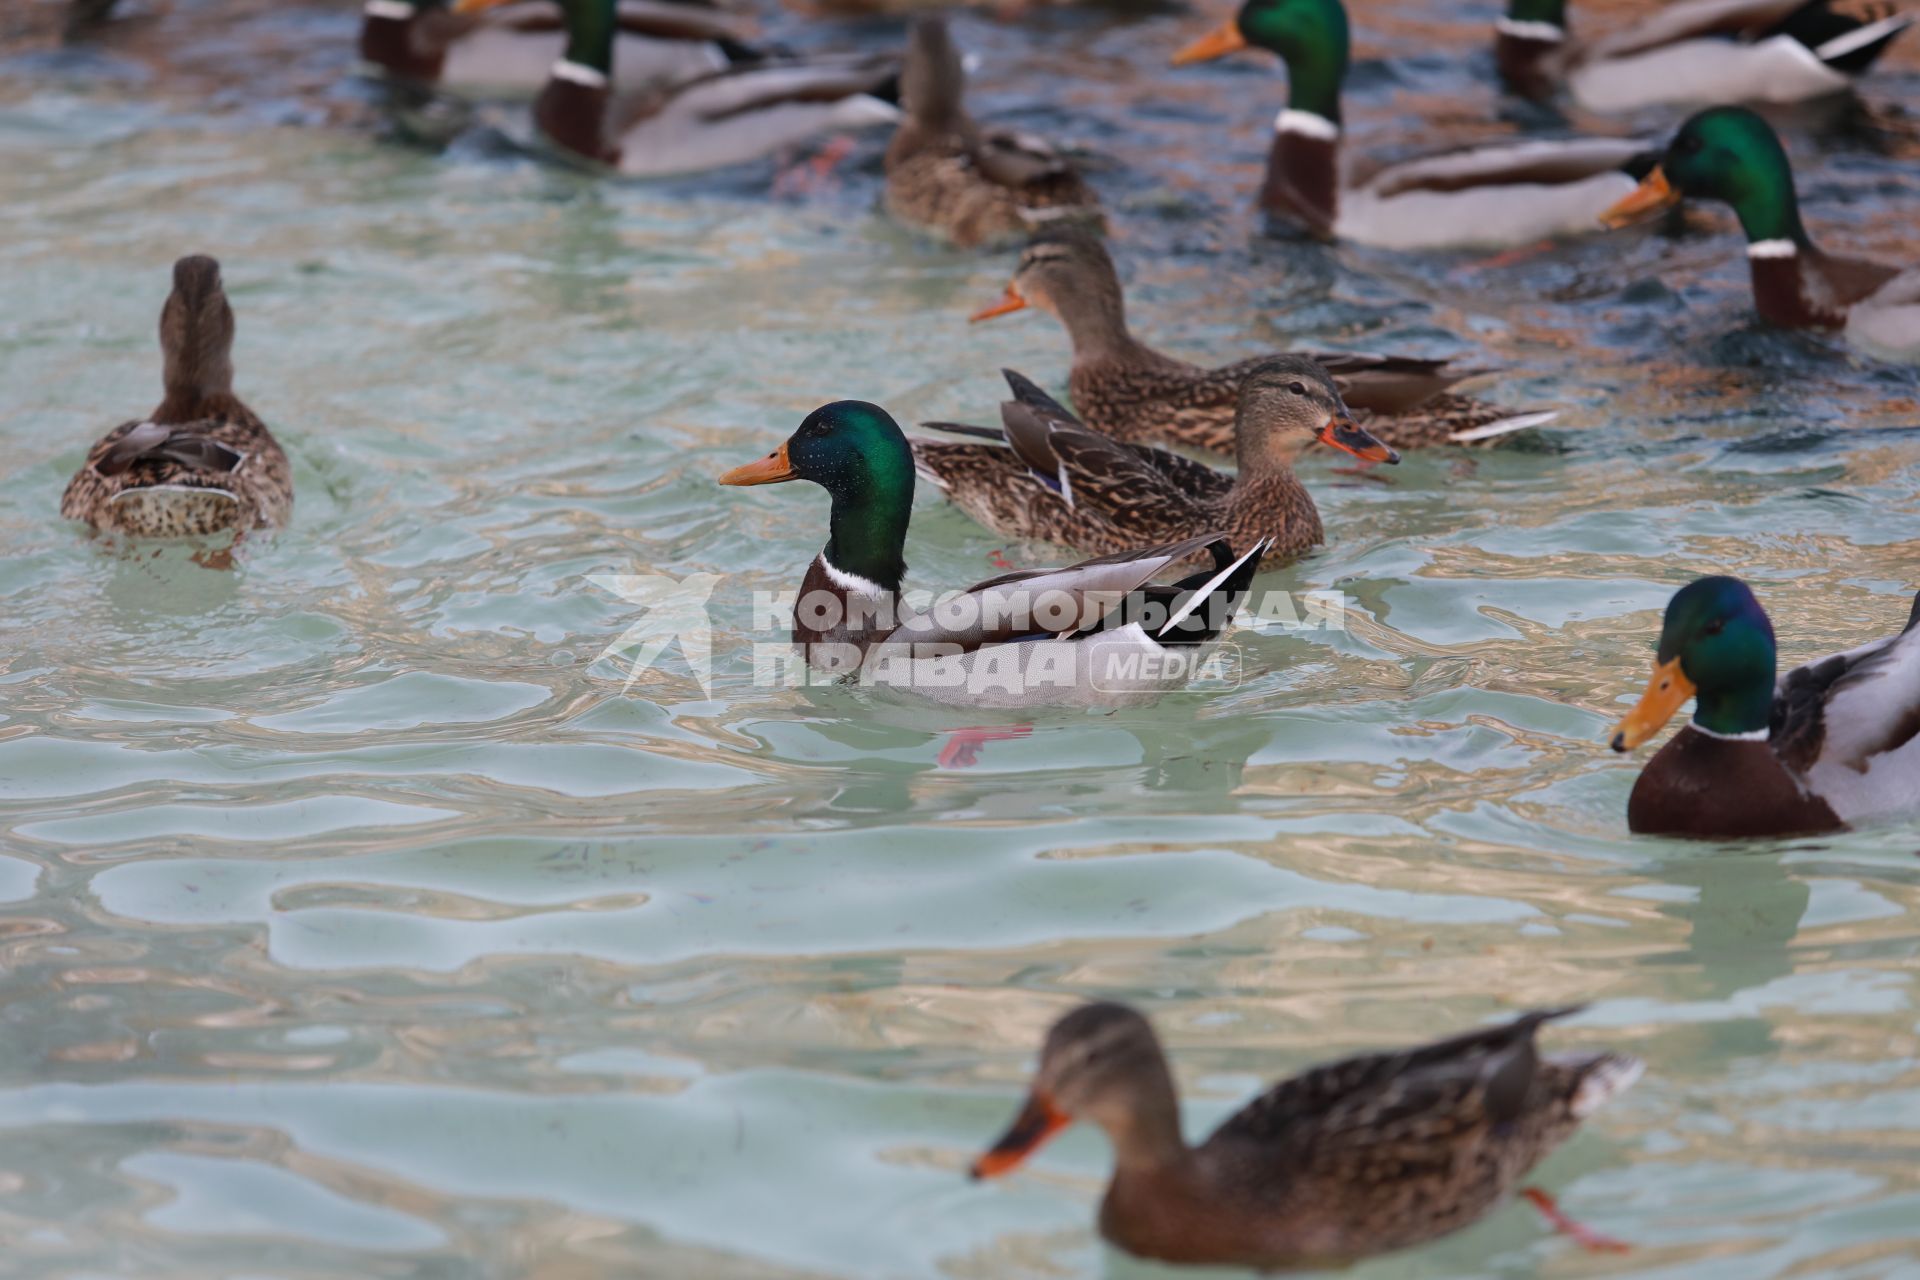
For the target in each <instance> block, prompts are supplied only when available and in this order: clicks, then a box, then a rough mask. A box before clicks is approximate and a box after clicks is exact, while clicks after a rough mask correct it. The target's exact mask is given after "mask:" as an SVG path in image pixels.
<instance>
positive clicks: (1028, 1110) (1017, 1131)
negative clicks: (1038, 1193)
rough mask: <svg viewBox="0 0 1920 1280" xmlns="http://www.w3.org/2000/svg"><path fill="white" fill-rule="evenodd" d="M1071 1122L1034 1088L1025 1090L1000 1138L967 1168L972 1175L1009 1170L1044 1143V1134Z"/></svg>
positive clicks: (996, 1174)
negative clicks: (1024, 1101)
mask: <svg viewBox="0 0 1920 1280" xmlns="http://www.w3.org/2000/svg"><path fill="white" fill-rule="evenodd" d="M1072 1123H1073V1117H1071V1116H1069V1115H1067V1114H1066V1112H1064V1111H1062V1110H1060V1109H1059V1108H1058V1107H1056V1106H1054V1105H1053V1099H1051V1098H1049V1097H1047V1095H1046V1094H1044V1093H1041V1092H1040V1091H1039V1090H1038V1089H1036V1090H1034V1091H1033V1092H1031V1093H1029V1094H1027V1105H1026V1106H1024V1107H1022V1108H1020V1114H1019V1115H1017V1116H1015V1117H1014V1118H1013V1123H1012V1124H1011V1125H1009V1126H1008V1127H1007V1131H1006V1132H1005V1133H1003V1134H1001V1135H1000V1141H998V1142H996V1143H994V1144H993V1146H991V1147H990V1148H988V1149H987V1153H986V1154H985V1155H983V1156H981V1157H980V1158H979V1159H978V1160H975V1161H974V1162H973V1168H972V1170H970V1172H971V1173H972V1175H973V1176H974V1177H975V1178H997V1177H999V1176H1000V1175H1001V1174H1003V1173H1012V1172H1013V1171H1014V1170H1015V1169H1017V1168H1019V1167H1020V1164H1021V1162H1022V1161H1024V1160H1025V1159H1026V1158H1027V1157H1028V1156H1030V1155H1032V1154H1033V1153H1034V1152H1036V1151H1038V1150H1039V1149H1040V1148H1041V1147H1043V1146H1045V1145H1046V1142H1047V1139H1048V1138H1051V1137H1052V1136H1053V1135H1054V1134H1056V1133H1058V1132H1060V1131H1061V1130H1062V1129H1064V1128H1066V1127H1067V1126H1068V1125H1070V1124H1072Z"/></svg>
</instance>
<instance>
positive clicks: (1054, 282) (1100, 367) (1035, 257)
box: [975, 228, 1543, 454]
mask: <svg viewBox="0 0 1920 1280" xmlns="http://www.w3.org/2000/svg"><path fill="white" fill-rule="evenodd" d="M1028 305H1032V306H1035V307H1038V308H1039V309H1040V310H1042V311H1045V312H1048V313H1050V314H1051V315H1053V316H1055V317H1056V318H1058V319H1059V321H1060V322H1061V323H1062V324H1063V325H1065V326H1066V329H1067V336H1068V337H1069V338H1071V339H1072V341H1073V370H1072V372H1071V373H1070V374H1068V376H1067V388H1068V390H1069V391H1071V392H1072V394H1073V403H1074V407H1075V408H1076V409H1078V410H1079V411H1080V415H1081V417H1082V418H1084V419H1085V420H1086V423H1087V425H1088V426H1090V427H1092V428H1093V429H1094V430H1096V431H1103V432H1105V433H1106V434H1108V435H1110V436H1115V437H1117V438H1118V439H1121V440H1139V441H1162V442H1165V443H1168V444H1179V445H1185V446H1187V447H1188V448H1193V449H1205V450H1208V451H1211V452H1214V453H1228V454H1230V453H1232V452H1233V419H1234V410H1235V406H1236V404H1237V403H1238V398H1239V390H1240V383H1241V382H1242V380H1244V379H1245V378H1246V377H1247V375H1248V374H1250V373H1252V372H1253V371H1254V370H1255V369H1257V368H1259V367H1260V365H1261V364H1262V363H1264V362H1265V361H1266V360H1268V359H1271V356H1256V357H1254V358H1253V359H1250V360H1241V361H1237V362H1236V363H1234V364H1230V365H1226V366H1223V367H1221V368H1218V369H1206V368H1202V367H1201V366H1199V365H1195V364H1189V363H1187V362H1186V361H1184V360H1176V359H1174V358H1173V357H1171V356H1167V355H1162V354H1161V353H1160V352H1158V351H1155V350H1153V349H1152V348H1151V347H1148V346H1147V345H1145V344H1144V343H1142V342H1140V341H1138V340H1136V339H1135V338H1134V336H1133V335H1132V334H1131V333H1130V332H1129V331H1128V329H1127V319H1126V302H1125V299H1124V297H1123V296H1122V293H1121V289H1120V278H1119V275H1118V274H1117V273H1116V272H1115V271H1114V267H1113V259H1112V258H1111V257H1109V256H1108V254H1107V250H1106V246H1104V245H1103V244H1101V243H1100V241H1099V240H1097V239H1094V238H1093V237H1091V236H1088V235H1086V234H1084V233H1076V232H1075V231H1074V230H1071V229H1066V228H1062V229H1059V230H1057V231H1056V230H1049V231H1047V232H1044V233H1042V234H1041V235H1039V236H1036V237H1035V238H1034V241H1033V243H1032V244H1031V245H1029V246H1028V247H1027V251H1026V252H1025V253H1024V254H1022V255H1021V257H1020V265H1019V267H1018V268H1017V269H1016V271H1015V273H1014V278H1013V281H1012V283H1010V284H1009V285H1008V286H1007V297H1006V300H1005V301H1004V302H1002V303H1000V304H999V305H998V306H995V307H989V308H987V309H986V310H985V311H983V312H981V313H979V315H977V316H976V317H975V318H976V319H985V318H988V317H989V316H993V315H1000V314H1003V313H1004V312H1006V311H1014V310H1019V309H1020V308H1022V307H1025V306H1028ZM1309 354H1311V355H1312V357H1313V359H1314V360H1315V361H1317V362H1318V363H1319V364H1320V365H1322V366H1323V367H1324V368H1326V370H1327V371H1328V372H1329V373H1331V374H1333V376H1334V378H1335V380H1336V381H1337V382H1338V383H1339V384H1340V389H1341V391H1342V393H1343V394H1344V395H1345V398H1346V402H1347V404H1348V405H1350V406H1351V407H1352V408H1353V410H1354V417H1355V418H1356V420H1357V421H1359V422H1360V424H1361V425H1362V426H1364V427H1365V428H1366V429H1367V430H1368V431H1370V432H1372V433H1373V434H1374V435H1375V436H1377V437H1379V438H1380V439H1381V440H1382V441H1385V442H1386V443H1387V444H1390V445H1393V446H1394V447H1395V448H1400V449H1406V448H1419V447H1421V446H1424V445H1434V444H1446V443H1450V442H1453V441H1454V437H1456V436H1458V435H1460V434H1461V433H1468V434H1469V435H1470V436H1476V435H1477V433H1478V432H1480V431H1482V430H1486V431H1489V432H1491V434H1494V435H1499V434H1504V433H1505V428H1503V426H1502V424H1511V429H1517V428H1518V427H1520V426H1525V425H1530V424H1532V423H1537V422H1539V421H1542V420H1543V419H1542V418H1541V417H1540V416H1539V415H1522V416H1520V417H1515V418H1508V417H1506V416H1505V414H1504V413H1503V412H1502V411H1501V410H1499V409H1495V408H1493V407H1492V406H1490V405H1486V404H1482V403H1481V402H1479V401H1477V400H1475V399H1473V398H1472V397H1470V396H1465V395H1460V394H1457V393H1452V392H1449V391H1448V388H1449V387H1451V386H1453V385H1454V384H1455V383H1457V382H1461V381H1463V380H1465V379H1467V378H1471V377H1476V376H1478V375H1481V374H1484V373H1486V372H1488V371H1487V370H1485V369H1451V368H1448V362H1447V361H1445V360H1429V359H1422V358H1419V357H1414V356H1383V355H1372V354H1368V353H1364V352H1352V351H1332V352H1319V351H1316V352H1311V353H1309Z"/></svg>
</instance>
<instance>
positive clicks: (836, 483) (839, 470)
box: [720, 400, 1261, 707]
mask: <svg viewBox="0 0 1920 1280" xmlns="http://www.w3.org/2000/svg"><path fill="white" fill-rule="evenodd" d="M913 479H914V467H913V450H912V448H911V447H910V446H909V445H908V443H907V438H906V436H904V435H903V434H901V431H900V427H899V425H898V424H896V423H895V422H894V420H893V419H892V418H891V417H889V416H888V415H887V412H886V411H885V410H884V409H881V408H880V407H879V406H878V405H872V404H866V403H863V402H861V401H858V400H841V401H838V402H836V403H834V404H829V405H823V406H822V407H820V408H818V409H816V410H814V411H813V412H812V413H811V414H809V415H807V419H806V421H805V422H802V423H801V424H800V427H799V429H798V430H797V431H795V432H794V433H793V435H792V436H791V437H790V438H789V439H788V440H787V442H786V443H785V444H783V445H781V446H780V447H779V448H778V449H775V450H774V451H773V452H772V453H771V454H769V455H767V457H765V458H763V459H761V460H760V461H759V462H753V463H749V464H747V465H746V466H743V467H735V468H734V469H733V470H731V471H729V472H727V473H726V474H725V475H723V476H721V477H720V483H721V484H728V485H752V484H776V483H779V482H781V481H784V480H811V481H812V482H813V483H815V484H817V485H819V486H820V487H821V488H823V489H825V490H826V491H827V493H828V494H829V495H830V496H831V497H832V499H833V506H832V511H831V514H830V516H829V528H830V530H831V535H830V536H829V538H828V540H827V545H826V548H825V549H824V550H823V551H821V553H820V554H819V555H818V556H817V557H815V559H814V561H813V563H812V564H811V565H810V566H809V567H808V569H807V573H806V577H805V579H804V580H803V581H802V582H801V584H800V594H799V597H798V599H797V601H796V603H795V605H794V620H793V641H794V644H795V645H796V646H797V647H798V648H799V649H800V651H801V653H802V655H803V656H804V657H805V659H806V661H807V664H808V665H809V666H810V667H812V668H813V669H815V670H817V671H820V672H824V673H827V674H829V675H834V676H844V677H851V678H855V679H857V680H859V682H860V683H862V684H871V685H877V686H881V687H887V688H897V689H902V690H906V691H909V692H911V693H914V694H916V695H919V696H921V697H924V698H927V699H930V700H932V701H936V702H943V703H950V704H953V705H960V706H974V707H1035V706H1093V705H1102V706H1115V705H1133V704H1139V703H1143V702H1150V701H1152V700H1153V699H1154V698H1155V697H1157V696H1158V695H1159V694H1161V693H1163V692H1165V691H1166V690H1168V689H1172V688H1177V687H1179V686H1181V685H1183V684H1185V683H1186V682H1187V680H1188V679H1189V677H1191V676H1192V675H1193V674H1194V673H1195V671H1196V670H1197V669H1198V666H1199V663H1200V661H1201V659H1202V658H1203V657H1204V654H1205V652H1206V650H1207V648H1208V647H1209V646H1210V645H1211V644H1212V642H1213V641H1214V640H1216V639H1218V638H1219V636H1220V633H1221V632H1222V631H1224V630H1225V629H1226V627H1227V625H1228V623H1230V622H1231V621H1232V619H1233V615H1234V612H1235V611H1236V610H1237V609H1238V608H1239V605H1240V600H1241V598H1242V597H1243V596H1244V595H1245V594H1246V590H1247V584H1248V583H1249V582H1251V581H1252V579H1253V574H1254V569H1255V563H1256V562H1257V561H1258V560H1259V558H1260V554H1259V553H1260V550H1261V548H1260V547H1259V546H1254V547H1252V548H1250V549H1249V550H1248V551H1247V553H1246V554H1245V555H1242V556H1241V557H1239V558H1238V559H1235V558H1234V557H1233V554H1232V551H1231V550H1230V549H1229V546H1228V543H1227V541H1226V539H1225V538H1223V537H1221V536H1220V535H1219V534H1217V533H1206V534H1202V535H1201V536H1199V537H1193V538H1188V539H1186V540H1184V541H1181V542H1177V543H1175V544H1173V545H1171V546H1165V547H1151V548H1145V549H1138V550H1129V551H1124V552H1121V553H1119V554H1117V555H1111V556H1103V557H1101V558H1100V559H1098V560H1088V561H1086V562H1084V563H1081V564H1076V565H1071V566H1069V567H1067V568H1064V569H1032V570H1025V571H1022V572H1017V573H1010V574H1006V575H1004V576H1002V577H998V578H994V579H991V580H990V581H987V582H981V583H977V584H975V585H974V586H971V587H968V588H967V589H966V590H965V591H964V592H960V593H957V594H955V595H952V596H949V597H946V598H943V599H942V600H941V601H940V602H939V603H938V605H937V606H936V607H935V609H934V610H933V611H932V612H931V613H926V614H908V613H906V612H905V611H904V610H902V608H901V602H900V592H901V583H902V579H903V578H904V577H905V575H906V562H905V559H904V558H903V552H904V550H905V547H906V540H907V521H908V519H909V517H910V515H911V512H912V507H913ZM1203 553H1204V554H1211V555H1212V557H1213V562H1214V567H1213V568H1211V569H1209V570H1207V571H1205V572H1202V573H1198V574H1194V575H1192V576H1190V577H1187V578H1184V579H1182V580H1181V581H1179V582H1176V583H1173V584H1171V585H1166V586H1159V585H1153V584H1152V579H1153V578H1154V577H1155V575H1157V574H1159V573H1161V572H1162V571H1164V570H1167V569H1170V568H1172V567H1173V566H1175V565H1177V564H1179V563H1180V562H1181V561H1183V560H1186V559H1188V558H1189V557H1193V556H1197V555H1201V554H1203Z"/></svg>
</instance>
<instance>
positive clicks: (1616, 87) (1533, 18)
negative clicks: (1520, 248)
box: [1494, 0, 1912, 111]
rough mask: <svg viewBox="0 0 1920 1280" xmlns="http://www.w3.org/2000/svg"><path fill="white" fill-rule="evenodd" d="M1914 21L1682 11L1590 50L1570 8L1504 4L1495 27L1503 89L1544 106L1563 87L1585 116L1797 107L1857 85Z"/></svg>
mask: <svg viewBox="0 0 1920 1280" xmlns="http://www.w3.org/2000/svg"><path fill="white" fill-rule="evenodd" d="M1911 22H1912V19H1910V18H1905V17H1901V16H1899V15H1897V14H1895V15H1890V16H1882V17H1879V18H1877V19H1875V18H1857V17H1853V16H1851V15H1849V14H1845V13H1839V12H1836V11H1835V10H1834V9H1833V7H1832V5H1831V4H1830V3H1829V2H1828V0H1680V3H1678V4H1669V5H1666V6H1664V7H1663V8H1661V9H1659V10H1658V11H1657V12H1655V13H1654V14H1653V16H1652V17H1650V18H1648V19H1646V20H1645V21H1643V22H1637V23H1634V24H1633V25H1632V26H1629V27H1626V28H1625V29H1623V30H1620V31H1616V32H1614V33H1613V34H1612V35H1610V36H1607V37H1605V38H1604V39H1601V40H1596V41H1594V42H1592V43H1591V44H1588V43H1585V42H1582V41H1578V40H1575V39H1573V38H1571V37H1570V35H1569V34H1568V31H1567V0H1508V3H1507V16H1506V17H1504V18H1502V19H1500V20H1499V22H1497V23H1496V24H1495V25H1494V63H1495V65H1497V66H1498V67H1499V69H1500V78H1501V79H1502V80H1504V81H1506V83H1507V87H1508V88H1509V89H1512V90H1513V91H1514V92H1515V93H1518V94H1520V95H1521V96H1522V97H1526V98H1531V99H1533V100H1535V101H1545V100H1546V99H1548V98H1550V97H1552V96H1553V94H1554V92H1555V91H1556V90H1557V89H1559V88H1560V87H1561V86H1563V85H1564V86H1565V87H1566V89H1567V91H1568V92H1569V93H1571V94H1572V95H1573V100H1574V101H1575V102H1577V103H1579V104H1580V105H1581V106H1583V107H1585V108H1586V109H1587V110H1589V111H1633V110H1636V109H1638V108H1640V107H1647V106H1654V105H1656V104H1659V103H1668V102H1695V103H1709V102H1712V103H1730V102H1803V101H1806V100H1808V99H1810V98H1823V97H1826V96H1827V95H1828V94H1833V93H1840V92H1843V91H1845V90H1847V89H1849V88H1851V87H1852V86H1853V78H1854V77H1855V76H1859V75H1861V74H1863V73H1864V72H1865V71H1866V70H1867V68H1869V67H1871V66H1872V65H1873V64H1874V61H1875V59H1877V58H1879V56H1880V55H1881V54H1883V53H1885V52H1886V50H1887V46H1888V45H1890V44H1892V43H1893V39H1894V37H1895V36H1897V35H1899V34H1900V33H1901V32H1902V31H1905V30H1906V29H1907V27H1908V26H1909V25H1910V24H1911Z"/></svg>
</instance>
